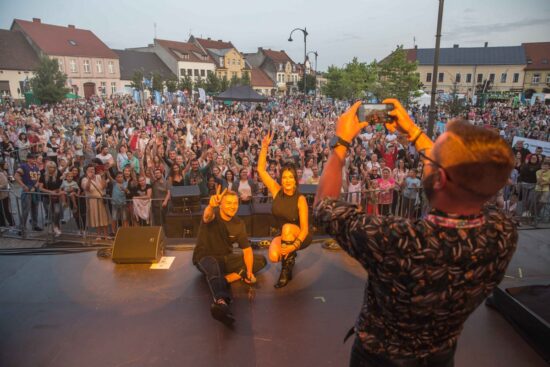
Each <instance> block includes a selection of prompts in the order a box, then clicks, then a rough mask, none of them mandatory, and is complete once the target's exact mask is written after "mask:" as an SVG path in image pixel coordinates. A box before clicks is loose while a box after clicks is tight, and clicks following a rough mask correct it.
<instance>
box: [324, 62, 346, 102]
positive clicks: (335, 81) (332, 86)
mask: <svg viewBox="0 0 550 367" xmlns="http://www.w3.org/2000/svg"><path fill="white" fill-rule="evenodd" d="M344 74H345V72H344V70H343V69H341V68H339V67H337V66H334V65H331V66H329V67H328V71H327V74H326V78H327V83H326V84H325V85H324V86H323V88H322V89H321V90H322V92H323V94H325V95H326V96H328V97H331V98H335V99H347V98H349V92H348V86H347V85H346V84H345V75H344Z"/></svg>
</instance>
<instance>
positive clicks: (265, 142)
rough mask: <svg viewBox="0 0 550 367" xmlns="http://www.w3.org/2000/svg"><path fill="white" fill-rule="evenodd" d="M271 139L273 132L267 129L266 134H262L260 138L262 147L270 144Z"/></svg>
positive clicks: (267, 146)
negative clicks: (262, 136)
mask: <svg viewBox="0 0 550 367" xmlns="http://www.w3.org/2000/svg"><path fill="white" fill-rule="evenodd" d="M272 140H273V133H272V132H271V130H269V131H268V132H267V134H266V135H265V136H264V138H263V139H262V149H264V148H265V149H267V148H269V145H270V144H271V141H272Z"/></svg>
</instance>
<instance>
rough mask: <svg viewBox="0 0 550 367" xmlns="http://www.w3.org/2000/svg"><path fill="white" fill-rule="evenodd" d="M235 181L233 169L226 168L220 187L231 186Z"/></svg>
mask: <svg viewBox="0 0 550 367" xmlns="http://www.w3.org/2000/svg"><path fill="white" fill-rule="evenodd" d="M235 182H236V181H235V174H234V173H233V171H232V170H231V169H228V170H226V171H225V174H224V176H223V181H222V187H223V188H224V189H225V188H231V187H233V184H234V183H235Z"/></svg>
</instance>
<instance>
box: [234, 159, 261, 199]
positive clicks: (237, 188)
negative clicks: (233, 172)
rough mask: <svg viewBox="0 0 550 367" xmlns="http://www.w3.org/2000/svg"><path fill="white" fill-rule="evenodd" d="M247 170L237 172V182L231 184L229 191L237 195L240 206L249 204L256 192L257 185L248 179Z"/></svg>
mask: <svg viewBox="0 0 550 367" xmlns="http://www.w3.org/2000/svg"><path fill="white" fill-rule="evenodd" d="M249 177H250V176H249V174H248V168H241V169H240V170H239V180H236V181H234V182H233V185H232V187H231V191H234V192H236V193H238V194H239V200H240V204H251V203H252V199H253V197H254V195H256V194H257V192H258V185H256V183H254V181H253V180H252V179H251V178H249Z"/></svg>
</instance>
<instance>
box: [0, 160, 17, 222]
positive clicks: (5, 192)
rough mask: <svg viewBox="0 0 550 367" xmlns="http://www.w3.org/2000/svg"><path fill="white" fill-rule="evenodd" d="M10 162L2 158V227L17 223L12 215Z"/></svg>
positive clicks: (0, 168)
mask: <svg viewBox="0 0 550 367" xmlns="http://www.w3.org/2000/svg"><path fill="white" fill-rule="evenodd" d="M9 190H10V181H9V176H8V162H6V161H4V160H0V227H12V226H14V225H15V223H14V221H13V217H12V215H11V204H10V191H9Z"/></svg>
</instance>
